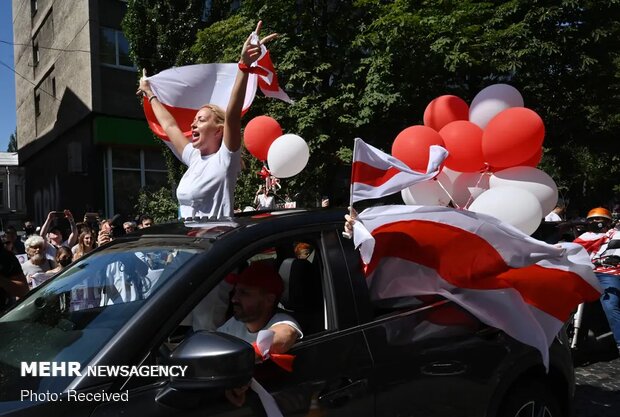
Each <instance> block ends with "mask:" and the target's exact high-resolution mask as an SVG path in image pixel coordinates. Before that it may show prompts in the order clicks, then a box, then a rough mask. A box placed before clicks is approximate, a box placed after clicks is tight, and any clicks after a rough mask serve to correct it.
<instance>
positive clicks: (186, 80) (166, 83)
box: [143, 34, 293, 142]
mask: <svg viewBox="0 0 620 417" xmlns="http://www.w3.org/2000/svg"><path fill="white" fill-rule="evenodd" d="M252 36H253V37H254V39H253V41H254V42H258V36H256V34H253V35H252ZM261 51H262V53H261V56H260V57H259V59H258V60H257V61H256V62H254V63H253V64H252V66H251V67H250V68H251V69H252V72H253V73H250V74H249V79H248V85H247V88H246V91H245V100H244V102H243V113H245V112H246V111H247V110H248V109H249V108H250V105H251V104H252V102H253V101H254V97H255V96H256V90H257V88H260V89H261V91H262V92H263V94H265V95H266V96H268V97H273V98H278V99H280V100H283V101H286V102H287V103H292V102H293V101H292V100H291V99H290V98H289V96H288V95H287V94H286V93H285V92H284V91H283V90H282V88H280V85H279V84H278V76H277V74H276V71H275V69H274V67H273V63H272V62H271V56H270V55H269V51H268V50H267V48H265V46H264V45H261ZM238 71H239V66H238V64H199V65H188V66H184V67H176V68H170V69H167V70H164V71H162V72H160V73H159V74H155V75H153V76H151V77H148V78H147V79H148V80H149V83H150V85H151V89H152V90H153V94H155V95H156V96H157V99H158V100H159V102H160V103H161V104H163V105H164V106H165V107H166V108H167V109H168V111H169V112H170V113H171V114H172V116H173V117H174V119H175V120H176V122H177V124H178V125H179V128H180V129H181V131H182V132H183V134H184V135H185V136H187V137H189V136H191V133H192V132H191V124H192V121H193V120H194V117H195V116H196V112H197V111H198V109H200V108H201V107H202V106H204V105H205V104H216V105H218V106H220V107H221V108H222V109H224V110H226V107H227V106H228V102H229V100H230V94H231V92H232V88H233V85H234V83H235V78H236V77H237V72H238ZM143 106H144V114H145V116H146V120H147V122H148V124H149V127H150V128H151V130H152V131H153V133H155V135H157V136H158V137H159V138H160V139H163V140H164V141H166V142H167V141H169V139H168V136H167V135H166V132H164V129H163V128H162V127H161V126H160V124H159V122H158V121H157V118H156V117H155V114H154V113H153V109H152V107H151V104H150V102H149V101H148V100H146V99H145V100H143Z"/></svg>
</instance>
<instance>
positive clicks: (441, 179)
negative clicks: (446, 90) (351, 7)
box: [392, 84, 558, 234]
mask: <svg viewBox="0 0 620 417" xmlns="http://www.w3.org/2000/svg"><path fill="white" fill-rule="evenodd" d="M544 136H545V126H544V123H543V121H542V118H541V117H540V116H539V115H538V114H536V112H534V111H533V110H531V109H528V108H526V107H524V102H523V97H522V96H521V94H520V93H519V91H518V90H517V89H516V88H514V87H512V86H510V85H507V84H494V85H491V86H489V87H486V88H485V89H483V90H482V91H480V92H479V93H478V94H477V95H476V96H475V97H474V99H473V101H472V102H471V104H470V105H469V106H468V105H467V103H466V102H465V101H464V100H463V99H461V98H459V97H457V96H453V95H445V96H440V97H437V98H435V99H434V100H432V101H431V102H430V103H429V104H428V106H427V107H426V110H425V111H424V125H423V126H411V127H408V128H406V129H405V130H403V131H402V132H400V133H399V134H398V136H397V137H396V139H395V140H394V143H393V144H392V155H394V156H395V157H396V158H398V159H400V160H401V161H403V162H404V163H406V164H407V165H408V166H409V167H411V168H412V169H414V170H418V171H424V170H425V169H426V164H427V163H428V148H429V146H430V145H441V146H443V147H445V148H446V149H447V150H448V152H449V153H450V155H449V156H448V158H447V159H446V161H445V165H444V168H443V170H442V172H441V173H440V174H439V175H438V176H437V177H436V178H435V181H428V182H424V183H419V184H415V185H412V186H411V187H409V188H408V189H405V190H403V191H402V193H401V194H402V197H403V200H404V201H405V203H406V204H424V205H444V206H445V205H448V204H449V203H450V201H452V203H453V204H454V205H455V206H456V207H460V208H468V209H469V210H471V211H474V212H478V213H485V214H489V215H492V216H494V217H497V218H498V219H500V220H502V221H504V222H506V223H509V224H512V225H513V226H515V227H516V228H518V229H520V230H521V231H523V232H525V233H527V234H531V233H533V232H534V231H535V230H536V229H537V228H538V226H539V224H540V222H541V220H542V218H543V216H544V215H545V214H546V213H548V212H550V211H551V210H553V208H554V207H555V204H556V202H557V198H558V189H557V186H556V184H555V182H554V181H553V179H552V178H551V177H550V176H549V175H547V174H546V173H545V172H543V171H541V170H539V169H536V166H537V165H538V163H539V162H540V160H541V158H542V143H543V139H544Z"/></svg>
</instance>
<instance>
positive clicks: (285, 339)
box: [217, 261, 303, 407]
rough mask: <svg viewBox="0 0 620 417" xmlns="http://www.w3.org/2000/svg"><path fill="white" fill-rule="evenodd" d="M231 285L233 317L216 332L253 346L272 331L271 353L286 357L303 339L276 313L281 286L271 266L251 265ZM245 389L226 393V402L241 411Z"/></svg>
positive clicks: (288, 319)
mask: <svg viewBox="0 0 620 417" xmlns="http://www.w3.org/2000/svg"><path fill="white" fill-rule="evenodd" d="M234 282H235V288H234V292H233V296H232V299H231V304H232V307H233V317H231V318H230V319H228V321H227V322H226V323H224V324H223V325H222V326H220V327H219V328H218V329H217V331H219V332H222V333H227V334H230V335H232V336H236V337H238V338H240V339H243V340H245V341H246V342H248V343H254V342H256V338H257V336H258V332H259V331H261V330H266V329H269V330H272V331H273V332H274V336H273V343H272V345H271V347H270V348H269V352H270V353H286V352H287V351H288V350H289V349H290V348H291V347H292V346H293V345H294V344H295V341H296V340H297V339H299V338H301V337H303V333H302V332H301V329H300V327H299V324H298V323H297V322H296V321H295V319H294V318H292V317H291V316H290V315H288V314H286V313H284V312H280V311H277V306H278V302H279V301H280V297H281V296H282V292H283V291H284V284H283V282H282V278H281V277H280V275H279V274H278V273H277V272H276V271H275V269H274V268H273V266H271V264H269V263H268V262H266V261H257V262H253V263H252V264H250V266H248V267H247V268H246V269H244V270H243V271H241V273H240V274H239V275H238V276H237V277H236V279H235V280H234ZM248 387H249V385H245V386H241V387H238V388H233V389H229V390H226V392H225V395H226V398H227V399H228V401H230V402H231V403H232V404H234V405H236V406H237V407H241V406H242V405H243V404H244V403H245V396H246V391H247V390H248Z"/></svg>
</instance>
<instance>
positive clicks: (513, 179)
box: [489, 166, 558, 213]
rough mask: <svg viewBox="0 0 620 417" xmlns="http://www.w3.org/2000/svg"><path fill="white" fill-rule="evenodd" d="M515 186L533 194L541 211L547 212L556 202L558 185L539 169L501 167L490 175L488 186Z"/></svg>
mask: <svg viewBox="0 0 620 417" xmlns="http://www.w3.org/2000/svg"><path fill="white" fill-rule="evenodd" d="M506 186H509V187H517V188H522V189H524V190H527V191H529V192H531V193H532V194H534V196H536V198H537V199H538V202H539V203H540V206H541V208H542V211H543V213H549V212H550V211H551V210H553V209H554V207H555V204H556V203H557V202H558V186H557V185H556V184H555V181H553V178H551V177H550V176H549V175H547V173H545V172H544V171H541V170H540V169H537V168H533V167H528V166H518V167H512V168H507V169H503V170H501V171H498V172H496V173H494V174H493V175H491V178H490V179H489V187H490V188H495V187H506Z"/></svg>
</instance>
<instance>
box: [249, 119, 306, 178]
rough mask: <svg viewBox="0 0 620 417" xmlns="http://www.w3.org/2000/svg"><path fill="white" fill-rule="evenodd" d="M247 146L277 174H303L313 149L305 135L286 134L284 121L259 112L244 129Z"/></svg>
mask: <svg viewBox="0 0 620 417" xmlns="http://www.w3.org/2000/svg"><path fill="white" fill-rule="evenodd" d="M243 142H244V143H245V147H246V148H247V150H248V151H249V152H250V153H251V154H252V155H253V156H254V157H256V158H257V159H259V160H260V161H263V162H264V161H267V164H268V166H269V172H270V173H271V175H273V176H274V177H277V178H288V177H292V176H294V175H297V174H299V173H300V172H301V171H302V170H303V169H304V168H305V167H306V164H307V163H308V159H309V158H310V151H309V149H308V144H307V143H306V141H304V140H303V139H302V138H301V137H299V136H297V135H293V134H291V133H287V134H282V128H281V127H280V124H279V123H278V122H277V121H276V120H275V119H273V118H271V117H269V116H258V117H255V118H253V119H252V120H250V121H249V122H248V124H247V125H246V127H245V129H244V131H243Z"/></svg>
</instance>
